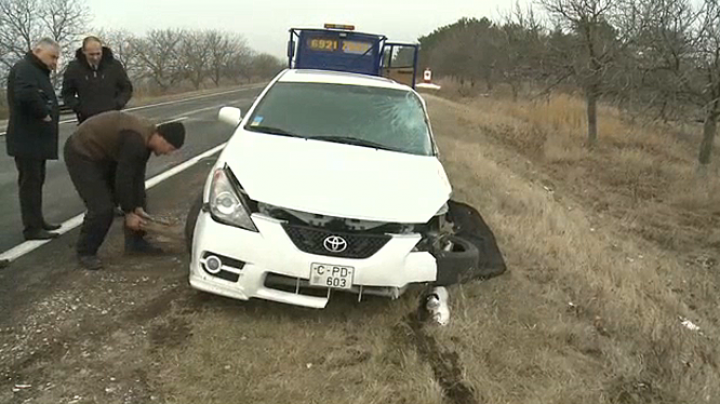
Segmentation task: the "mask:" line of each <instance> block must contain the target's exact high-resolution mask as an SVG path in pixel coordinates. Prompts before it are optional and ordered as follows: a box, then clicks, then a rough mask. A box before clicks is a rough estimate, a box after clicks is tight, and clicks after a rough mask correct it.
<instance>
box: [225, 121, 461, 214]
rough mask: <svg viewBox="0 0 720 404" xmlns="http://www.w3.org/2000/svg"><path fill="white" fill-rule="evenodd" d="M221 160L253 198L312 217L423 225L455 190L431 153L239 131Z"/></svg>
mask: <svg viewBox="0 0 720 404" xmlns="http://www.w3.org/2000/svg"><path fill="white" fill-rule="evenodd" d="M222 159H223V160H224V161H225V162H226V163H227V164H228V166H229V167H230V169H231V170H232V172H233V174H234V175H235V177H236V178H237V179H238V181H239V182H240V185H241V186H242V187H243V189H245V191H246V192H247V193H248V196H249V197H250V198H251V199H253V200H255V201H258V202H264V203H267V204H271V205H275V206H278V207H283V208H286V209H293V210H298V211H303V212H308V213H314V214H321V215H328V216H336V217H343V218H351V219H360V220H372V221H383V222H398V223H425V222H427V221H428V220H430V219H431V218H432V216H433V215H435V214H436V213H437V212H438V211H439V210H440V209H441V208H442V206H443V205H444V204H445V202H447V200H448V199H449V197H450V193H451V186H450V183H449V181H448V179H447V176H446V174H445V171H444V169H443V167H442V165H441V164H440V162H439V161H438V159H437V158H436V157H433V156H416V155H410V154H404V153H397V152H391V151H385V150H377V149H373V148H368V147H360V146H350V145H344V144H339V143H331V142H324V141H316V140H306V139H300V138H291V137H286V136H276V135H268V134H260V133H254V132H248V131H245V130H243V129H239V133H238V136H235V137H234V138H233V139H232V140H231V141H230V142H229V144H228V146H227V147H226V148H225V150H224V151H223V155H222Z"/></svg>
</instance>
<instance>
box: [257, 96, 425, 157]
mask: <svg viewBox="0 0 720 404" xmlns="http://www.w3.org/2000/svg"><path fill="white" fill-rule="evenodd" d="M247 122H248V124H247V125H246V127H245V128H246V129H247V130H253V129H258V128H267V129H271V128H273V129H276V130H277V133H280V134H285V135H295V136H301V137H308V138H313V137H315V138H317V137H322V138H323V140H331V141H332V140H335V139H343V138H348V139H355V140H362V141H365V142H367V143H368V144H377V145H381V146H383V147H384V148H387V149H391V150H397V151H401V152H405V153H411V154H420V155H432V150H433V148H432V140H431V137H430V130H429V127H428V124H427V122H426V120H425V112H424V110H423V107H422V104H421V102H420V99H419V98H418V97H417V96H416V95H415V94H414V93H412V92H410V91H405V90H397V89H388V88H376V87H364V86H357V85H342V84H327V83H276V84H275V85H274V86H273V87H272V88H271V89H270V90H269V91H268V92H267V94H266V95H265V97H264V98H263V99H262V100H261V101H260V103H258V106H257V108H256V109H255V111H254V112H253V114H252V116H251V117H250V118H249V119H248V121H247ZM269 131H270V132H272V131H271V130H269ZM357 144H360V143H357Z"/></svg>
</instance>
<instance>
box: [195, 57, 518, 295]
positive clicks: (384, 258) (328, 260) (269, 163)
mask: <svg viewBox="0 0 720 404" xmlns="http://www.w3.org/2000/svg"><path fill="white" fill-rule="evenodd" d="M219 118H220V119H221V120H222V121H224V122H227V123H230V124H232V125H233V126H234V127H235V129H234V133H233V135H232V137H231V138H230V140H229V142H228V144H227V146H226V147H225V148H224V149H223V151H222V153H221V154H220V156H219V157H218V160H217V162H216V163H215V165H214V167H213V168H212V170H211V173H210V175H209V176H208V178H207V181H206V184H205V187H204V190H203V193H202V196H200V197H198V200H197V202H196V203H195V205H194V206H193V208H192V209H191V211H190V214H189V216H188V222H187V227H186V235H187V237H188V243H189V244H188V247H189V248H190V253H191V262H190V273H189V281H190V285H191V286H192V287H193V288H195V289H198V290H201V291H205V292H209V293H213V294H218V295H222V296H227V297H230V298H235V299H241V300H247V299H250V298H260V299H267V300H271V301H276V302H282V303H287V304H293V305H299V306H306V307H312V308H323V307H325V306H326V304H327V302H328V300H329V298H330V296H331V294H332V292H333V291H346V292H353V293H357V294H358V295H359V298H362V295H363V294H374V295H382V296H388V297H392V298H397V297H399V296H400V295H401V294H402V293H403V292H404V291H405V290H406V288H407V287H408V286H409V285H411V284H426V285H433V286H434V285H445V284H451V283H455V282H458V281H459V280H460V279H461V278H463V277H465V278H472V277H475V276H476V275H477V274H478V260H479V251H478V248H477V245H479V244H478V243H473V240H472V235H471V234H470V233H467V232H466V233H467V234H468V235H470V237H465V236H463V234H461V233H462V229H461V228H460V227H462V226H461V225H460V224H459V222H457V220H453V217H455V218H460V217H461V216H462V217H465V218H466V219H467V218H468V217H470V218H471V219H470V222H471V221H472V220H477V219H479V215H477V213H476V212H474V211H472V209H471V208H470V207H468V206H467V205H464V204H461V203H456V202H453V201H450V196H451V186H450V183H449V181H448V178H447V175H446V173H445V170H444V169H443V166H442V164H441V163H440V161H439V159H438V150H437V146H436V144H435V140H434V138H433V133H432V130H431V126H430V122H429V119H428V115H427V111H426V106H425V102H424V100H423V99H422V98H421V97H420V95H419V94H418V93H416V92H415V91H414V90H412V89H411V88H410V87H407V86H405V85H401V84H398V83H396V82H394V81H391V80H388V79H384V78H379V77H372V76H366V75H358V74H352V73H345V72H332V71H322V70H304V69H303V70H292V69H288V70H285V71H283V72H281V73H280V74H278V76H277V77H276V78H274V79H273V80H272V82H270V83H269V84H268V86H267V87H266V88H265V89H264V91H263V92H262V93H261V94H260V96H259V97H258V98H257V99H256V100H255V102H254V103H253V105H252V107H251V108H250V110H249V111H248V113H247V115H246V116H245V117H244V118H241V113H240V111H239V110H238V109H236V108H230V107H224V108H222V109H221V110H220V113H219ZM463 215H464V216H463ZM479 220H480V221H482V219H479ZM454 221H455V222H457V223H453V222H454ZM470 222H468V220H465V223H466V224H467V223H470ZM468 226H470V227H472V223H470V224H467V225H466V226H465V227H468ZM503 270H504V266H503Z"/></svg>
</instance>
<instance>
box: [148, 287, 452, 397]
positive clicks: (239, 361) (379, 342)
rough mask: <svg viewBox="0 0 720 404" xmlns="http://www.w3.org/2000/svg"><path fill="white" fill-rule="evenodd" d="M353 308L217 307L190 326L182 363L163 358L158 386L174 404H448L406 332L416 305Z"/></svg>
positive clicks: (346, 304) (171, 355) (172, 356)
mask: <svg viewBox="0 0 720 404" xmlns="http://www.w3.org/2000/svg"><path fill="white" fill-rule="evenodd" d="M214 300H215V299H214ZM352 301H353V300H352V297H348V298H346V299H343V298H342V297H340V299H336V300H334V302H333V303H332V304H331V305H330V306H329V307H328V308H327V309H325V310H324V311H315V310H304V309H300V308H295V307H290V306H284V305H279V304H269V303H267V302H258V301H256V302H250V303H243V304H240V305H238V304H235V303H232V302H229V301H224V302H217V301H215V303H214V304H213V305H212V307H209V308H208V309H207V310H205V311H203V312H202V314H200V315H194V316H193V319H191V322H192V323H193V329H192V337H191V338H190V340H189V341H188V342H187V345H186V346H185V347H184V348H183V351H182V353H181V354H177V353H176V352H172V351H171V352H164V353H163V354H162V355H161V356H160V358H159V360H160V361H161V363H162V368H163V371H162V372H161V373H160V374H158V375H157V376H156V378H155V380H153V382H154V384H157V385H160V386H163V390H164V391H165V393H164V395H165V397H164V400H165V401H164V402H167V403H222V404H225V403H257V404H261V403H268V404H275V403H291V402H294V403H338V404H340V403H358V404H360V403H363V404H370V403H377V404H385V403H406V404H411V403H412V404H415V403H418V404H431V403H432V404H439V403H441V393H440V388H439V386H438V384H437V383H435V381H434V380H433V376H432V372H431V370H430V367H429V365H427V364H425V363H422V361H420V360H419V358H418V355H417V354H416V352H415V350H414V348H413V347H412V346H409V345H408V344H407V343H405V342H404V338H402V336H401V333H400V332H399V329H398V324H401V323H402V322H403V316H404V315H405V314H406V313H407V312H408V311H410V310H411V308H410V305H412V304H413V303H414V300H412V299H408V300H405V301H404V302H403V301H400V302H395V303H396V304H391V305H387V301H386V300H384V299H377V300H375V301H374V302H373V301H369V302H365V303H363V304H362V305H359V306H355V304H354V303H352ZM333 319H334V320H333Z"/></svg>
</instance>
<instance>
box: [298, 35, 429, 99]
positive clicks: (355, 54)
mask: <svg viewBox="0 0 720 404" xmlns="http://www.w3.org/2000/svg"><path fill="white" fill-rule="evenodd" d="M419 50H420V45H419V44H416V43H402V42H389V41H388V39H387V37H386V36H385V35H381V34H370V33H366V32H357V31H355V27H354V26H353V25H340V24H325V25H324V29H320V28H291V29H290V40H289V41H288V49H287V56H288V67H289V68H291V69H322V70H336V71H344V72H352V73H358V74H367V75H372V76H378V77H386V78H388V79H391V80H394V81H396V82H398V83H402V84H405V85H408V86H410V87H412V88H415V80H416V78H417V65H418V53H419Z"/></svg>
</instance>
